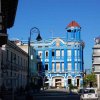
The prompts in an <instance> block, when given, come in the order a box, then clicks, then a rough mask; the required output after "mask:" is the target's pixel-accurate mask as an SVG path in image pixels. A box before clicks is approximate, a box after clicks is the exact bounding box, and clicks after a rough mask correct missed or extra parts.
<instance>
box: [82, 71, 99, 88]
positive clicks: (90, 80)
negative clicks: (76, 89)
mask: <svg viewBox="0 0 100 100" xmlns="http://www.w3.org/2000/svg"><path fill="white" fill-rule="evenodd" d="M83 84H84V86H89V87H95V86H96V84H97V79H96V75H95V74H94V73H91V74H87V75H86V76H85V77H84V83H83Z"/></svg>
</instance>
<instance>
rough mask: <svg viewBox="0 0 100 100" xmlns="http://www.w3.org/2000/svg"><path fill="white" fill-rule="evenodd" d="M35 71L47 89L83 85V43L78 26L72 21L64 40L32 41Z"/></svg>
mask: <svg viewBox="0 0 100 100" xmlns="http://www.w3.org/2000/svg"><path fill="white" fill-rule="evenodd" d="M33 47H34V49H35V50H36V55H37V70H38V73H39V75H40V76H41V77H42V79H43V83H45V84H48V86H49V87H68V86H69V84H73V85H74V86H78V87H81V86H82V84H83V70H84V59H83V49H84V42H83V41H82V39H81V27H80V25H79V24H78V23H77V22H75V21H72V22H71V23H70V24H69V25H68V26H67V27H66V38H65V39H63V38H60V37H57V38H52V39H48V40H42V41H34V42H33Z"/></svg>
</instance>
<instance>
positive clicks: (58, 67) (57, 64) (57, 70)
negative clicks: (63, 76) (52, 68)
mask: <svg viewBox="0 0 100 100" xmlns="http://www.w3.org/2000/svg"><path fill="white" fill-rule="evenodd" d="M56 72H60V63H56Z"/></svg>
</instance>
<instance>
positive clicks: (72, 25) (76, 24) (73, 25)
mask: <svg viewBox="0 0 100 100" xmlns="http://www.w3.org/2000/svg"><path fill="white" fill-rule="evenodd" d="M67 27H80V25H79V24H78V23H77V22H75V21H72V22H71V23H69V25H68V26H67Z"/></svg>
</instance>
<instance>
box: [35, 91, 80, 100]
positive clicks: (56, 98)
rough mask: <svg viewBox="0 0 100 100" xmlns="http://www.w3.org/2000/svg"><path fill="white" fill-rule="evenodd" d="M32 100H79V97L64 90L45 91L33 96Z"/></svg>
mask: <svg viewBox="0 0 100 100" xmlns="http://www.w3.org/2000/svg"><path fill="white" fill-rule="evenodd" d="M33 100H80V96H79V95H77V94H75V93H71V94H68V93H67V92H66V91H64V90H46V91H44V92H41V93H40V94H34V95H33Z"/></svg>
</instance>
